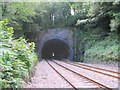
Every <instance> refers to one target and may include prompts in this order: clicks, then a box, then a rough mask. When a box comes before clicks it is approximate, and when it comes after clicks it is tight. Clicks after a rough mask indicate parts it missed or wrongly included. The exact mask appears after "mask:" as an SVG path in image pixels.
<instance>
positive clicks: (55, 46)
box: [41, 39, 72, 60]
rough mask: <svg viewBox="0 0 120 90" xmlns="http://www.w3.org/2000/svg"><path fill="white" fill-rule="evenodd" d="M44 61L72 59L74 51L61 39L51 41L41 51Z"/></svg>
mask: <svg viewBox="0 0 120 90" xmlns="http://www.w3.org/2000/svg"><path fill="white" fill-rule="evenodd" d="M41 56H42V59H56V60H62V59H71V58H72V51H71V48H70V46H69V44H68V43H66V42H65V41H63V40H60V39H50V40H48V41H47V42H45V43H44V45H43V47H42V50H41Z"/></svg>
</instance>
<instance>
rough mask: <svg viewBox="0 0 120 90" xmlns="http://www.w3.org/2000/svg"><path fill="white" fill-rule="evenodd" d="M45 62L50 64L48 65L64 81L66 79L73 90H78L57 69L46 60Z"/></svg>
mask: <svg viewBox="0 0 120 90" xmlns="http://www.w3.org/2000/svg"><path fill="white" fill-rule="evenodd" d="M46 62H47V63H48V64H49V65H50V67H51V68H52V69H53V70H55V71H56V73H58V74H59V75H60V76H61V77H62V78H63V79H64V80H65V81H67V82H68V83H69V84H70V85H71V86H72V87H73V88H74V89H75V90H78V89H77V88H76V87H75V86H74V85H73V84H72V83H70V82H69V81H68V80H67V79H66V78H65V77H64V76H63V75H62V74H60V73H59V71H57V70H56V69H55V68H54V67H53V66H52V65H51V64H50V63H49V62H48V61H47V60H46Z"/></svg>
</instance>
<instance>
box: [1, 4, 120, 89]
mask: <svg viewBox="0 0 120 90" xmlns="http://www.w3.org/2000/svg"><path fill="white" fill-rule="evenodd" d="M0 15H1V16H0V17H1V18H0V88H19V87H22V84H24V82H26V81H27V79H28V78H29V72H30V71H31V70H32V67H33V66H34V64H35V63H36V62H37V61H38V57H37V54H36V53H35V43H34V42H29V41H30V40H29V38H30V37H29V36H31V35H33V34H34V33H33V32H37V31H45V30H48V29H51V28H61V27H74V46H73V49H74V53H75V56H74V60H75V61H84V59H86V58H91V59H96V60H103V61H104V60H106V61H109V60H113V61H119V60H120V58H119V52H120V50H119V48H118V47H119V46H120V44H119V42H118V40H119V37H118V36H119V31H120V2H61V3H60V2H54V3H53V2H38V3H37V2H34V3H33V2H27V3H25V2H12V3H10V2H3V3H0ZM28 33H31V34H30V35H28Z"/></svg>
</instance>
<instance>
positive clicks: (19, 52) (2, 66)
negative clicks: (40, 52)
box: [0, 19, 37, 88]
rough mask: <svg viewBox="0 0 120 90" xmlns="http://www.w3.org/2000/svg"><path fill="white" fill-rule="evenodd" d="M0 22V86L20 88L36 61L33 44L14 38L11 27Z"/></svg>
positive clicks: (5, 21) (6, 23)
mask: <svg viewBox="0 0 120 90" xmlns="http://www.w3.org/2000/svg"><path fill="white" fill-rule="evenodd" d="M7 25H8V21H7V19H5V20H4V21H1V22H0V88H21V87H22V84H23V83H24V82H25V81H24V80H26V79H29V72H30V71H31V69H32V67H33V65H34V63H35V62H36V61H37V55H36V54H35V52H34V49H35V44H34V43H33V42H32V43H28V42H27V41H26V40H25V39H24V38H22V37H20V38H19V39H14V38H13V37H12V36H13V32H14V31H13V28H12V27H9V26H7Z"/></svg>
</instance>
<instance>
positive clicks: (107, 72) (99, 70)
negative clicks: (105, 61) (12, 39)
mask: <svg viewBox="0 0 120 90" xmlns="http://www.w3.org/2000/svg"><path fill="white" fill-rule="evenodd" d="M62 62H63V61H62ZM63 63H67V64H70V65H73V66H76V67H79V68H83V69H86V70H90V71H93V72H97V73H100V74H104V75H107V76H110V77H113V78H116V79H120V77H119V74H120V73H119V72H115V71H111V70H106V69H102V68H98V67H93V66H90V65H86V64H78V63H72V62H63Z"/></svg>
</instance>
